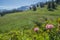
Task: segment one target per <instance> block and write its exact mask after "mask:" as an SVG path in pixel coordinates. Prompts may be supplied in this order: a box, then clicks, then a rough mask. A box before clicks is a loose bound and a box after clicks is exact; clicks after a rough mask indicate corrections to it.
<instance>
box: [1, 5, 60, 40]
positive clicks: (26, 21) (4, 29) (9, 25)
mask: <svg viewBox="0 0 60 40" xmlns="http://www.w3.org/2000/svg"><path fill="white" fill-rule="evenodd" d="M44 17H46V18H48V20H52V23H53V24H54V25H56V24H57V23H56V20H57V18H60V6H58V7H57V10H54V11H48V10H47V8H46V7H44V8H37V11H32V10H28V11H24V12H17V13H11V14H6V15H5V16H3V17H0V36H1V35H4V37H2V39H4V38H5V36H6V38H7V39H9V37H10V36H9V37H8V35H7V34H9V32H10V31H12V30H17V31H19V32H20V31H21V30H23V28H25V29H26V28H27V30H25V31H24V33H25V32H27V33H28V35H29V36H30V35H33V36H36V37H37V39H39V37H40V40H44V38H43V36H42V35H44V34H46V35H45V36H46V40H48V38H49V37H48V34H47V33H43V34H42V33H41V34H39V35H40V36H39V37H38V36H37V35H34V34H35V33H33V32H32V33H30V32H31V30H30V29H32V28H33V27H34V25H35V24H34V22H33V21H38V22H42V23H44ZM43 26H44V25H43ZM17 31H16V32H17ZM1 33H2V34H1ZM5 33H7V34H5ZM17 33H18V32H17ZM25 34H26V33H25ZM20 36H21V35H20V34H19V38H21V37H20ZM6 38H5V40H7V39H6ZM23 38H25V40H26V39H27V40H28V36H27V35H25V36H23ZM29 39H30V40H32V39H33V38H32V39H31V38H29Z"/></svg>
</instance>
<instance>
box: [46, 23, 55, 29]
mask: <svg viewBox="0 0 60 40" xmlns="http://www.w3.org/2000/svg"><path fill="white" fill-rule="evenodd" d="M52 28H54V26H53V25H52V24H47V25H46V29H52Z"/></svg>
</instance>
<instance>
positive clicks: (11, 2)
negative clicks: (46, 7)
mask: <svg viewBox="0 0 60 40" xmlns="http://www.w3.org/2000/svg"><path fill="white" fill-rule="evenodd" d="M38 2H46V0H0V9H14V8H18V7H21V6H29V5H31V4H35V3H38Z"/></svg>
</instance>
